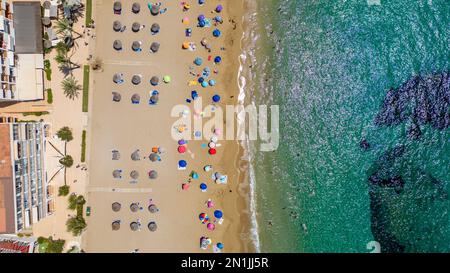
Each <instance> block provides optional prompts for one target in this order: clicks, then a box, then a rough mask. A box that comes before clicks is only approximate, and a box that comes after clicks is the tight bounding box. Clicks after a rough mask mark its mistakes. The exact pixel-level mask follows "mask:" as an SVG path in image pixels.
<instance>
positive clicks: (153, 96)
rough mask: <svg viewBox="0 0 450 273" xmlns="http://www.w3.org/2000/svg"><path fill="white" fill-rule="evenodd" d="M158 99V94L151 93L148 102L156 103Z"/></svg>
mask: <svg viewBox="0 0 450 273" xmlns="http://www.w3.org/2000/svg"><path fill="white" fill-rule="evenodd" d="M158 101H159V95H157V94H156V95H152V96H151V97H150V103H152V104H156V103H158Z"/></svg>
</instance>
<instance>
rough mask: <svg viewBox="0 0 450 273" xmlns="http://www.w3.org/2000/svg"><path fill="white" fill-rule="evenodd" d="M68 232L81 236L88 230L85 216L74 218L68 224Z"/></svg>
mask: <svg viewBox="0 0 450 273" xmlns="http://www.w3.org/2000/svg"><path fill="white" fill-rule="evenodd" d="M66 226H67V231H69V232H72V234H73V236H79V235H80V234H81V233H82V232H83V230H84V229H85V228H86V226H87V224H86V221H85V220H84V218H83V216H74V217H71V218H69V219H68V220H67V222H66Z"/></svg>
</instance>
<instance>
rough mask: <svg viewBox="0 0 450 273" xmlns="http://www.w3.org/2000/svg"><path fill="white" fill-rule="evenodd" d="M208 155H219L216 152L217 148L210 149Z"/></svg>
mask: <svg viewBox="0 0 450 273" xmlns="http://www.w3.org/2000/svg"><path fill="white" fill-rule="evenodd" d="M208 153H209V154H210V155H215V154H216V153H217V150H216V149H215V148H210V149H209V150H208Z"/></svg>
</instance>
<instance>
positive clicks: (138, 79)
mask: <svg viewBox="0 0 450 273" xmlns="http://www.w3.org/2000/svg"><path fill="white" fill-rule="evenodd" d="M141 80H142V76H141V75H133V77H132V78H131V82H132V83H133V84H134V85H138V84H140V83H141Z"/></svg>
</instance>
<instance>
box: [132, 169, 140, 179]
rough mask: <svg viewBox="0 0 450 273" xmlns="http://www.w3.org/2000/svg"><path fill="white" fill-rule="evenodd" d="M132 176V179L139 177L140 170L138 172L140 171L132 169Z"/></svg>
mask: <svg viewBox="0 0 450 273" xmlns="http://www.w3.org/2000/svg"><path fill="white" fill-rule="evenodd" d="M130 177H131V178H132V179H138V178H139V172H138V171H135V170H133V171H131V173H130Z"/></svg>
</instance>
